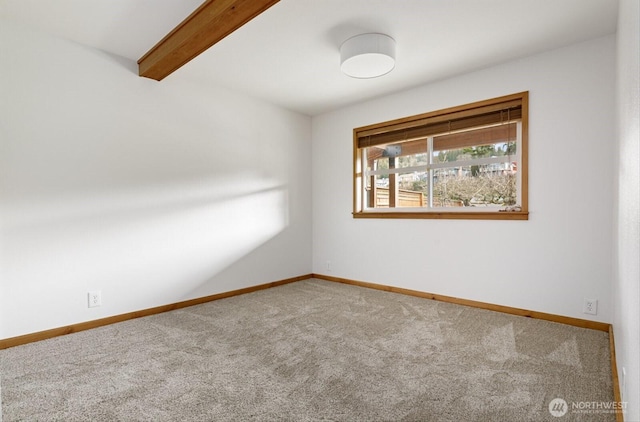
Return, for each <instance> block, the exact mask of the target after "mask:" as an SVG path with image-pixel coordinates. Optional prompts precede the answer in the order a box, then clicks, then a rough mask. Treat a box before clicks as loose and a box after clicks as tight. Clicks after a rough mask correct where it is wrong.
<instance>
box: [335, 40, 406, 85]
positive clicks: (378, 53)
mask: <svg viewBox="0 0 640 422" xmlns="http://www.w3.org/2000/svg"><path fill="white" fill-rule="evenodd" d="M395 64H396V42H395V41H394V39H393V38H391V37H390V36H388V35H384V34H362V35H356V36H355V37H352V38H349V39H348V40H346V41H345V42H344V43H343V44H342V45H341V46H340V68H341V69H342V72H344V73H345V74H346V75H347V76H351V77H352V78H360V79H368V78H377V77H378V76H382V75H385V74H387V73H389V72H391V71H392V70H393V68H394V66H395Z"/></svg>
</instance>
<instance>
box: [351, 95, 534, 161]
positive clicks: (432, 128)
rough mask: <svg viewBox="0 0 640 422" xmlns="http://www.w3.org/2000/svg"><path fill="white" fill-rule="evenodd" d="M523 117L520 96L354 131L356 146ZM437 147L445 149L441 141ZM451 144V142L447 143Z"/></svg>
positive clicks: (417, 137)
mask: <svg viewBox="0 0 640 422" xmlns="http://www.w3.org/2000/svg"><path fill="white" fill-rule="evenodd" d="M521 118H522V100H521V99H520V98H518V99H511V100H508V101H502V102H496V103H490V104H486V103H484V105H481V106H478V107H470V108H468V109H463V110H456V111H453V112H446V110H445V111H444V112H443V113H440V114H435V115H421V116H415V117H414V118H409V119H402V121H399V122H398V121H391V122H388V124H383V125H379V126H377V127H375V128H372V129H364V130H358V131H356V137H357V147H358V148H367V147H370V146H375V145H384V144H390V143H398V142H407V141H412V140H419V139H424V138H426V137H428V136H434V135H443V134H448V133H455V132H459V131H464V130H468V129H472V128H474V127H482V126H489V125H499V124H504V123H507V122H512V121H515V120H519V119H521ZM439 147H440V148H436V149H444V148H443V147H442V146H441V145H439ZM448 147H449V148H450V147H451V146H450V145H449V146H448Z"/></svg>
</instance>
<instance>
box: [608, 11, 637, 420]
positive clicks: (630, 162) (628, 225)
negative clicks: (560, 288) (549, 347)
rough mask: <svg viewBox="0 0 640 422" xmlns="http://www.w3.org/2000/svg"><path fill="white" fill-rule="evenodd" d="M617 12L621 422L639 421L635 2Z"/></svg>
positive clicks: (617, 296)
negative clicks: (624, 406)
mask: <svg viewBox="0 0 640 422" xmlns="http://www.w3.org/2000/svg"><path fill="white" fill-rule="evenodd" d="M619 7H620V8H619V11H618V13H619V15H618V62H617V63H618V137H619V142H620V150H619V155H618V157H616V158H617V159H618V163H617V164H618V175H617V176H618V213H617V230H616V235H617V251H618V253H617V258H618V259H617V262H616V264H617V271H616V277H615V278H614V285H613V299H614V303H615V309H614V317H613V328H614V333H615V339H616V361H617V364H618V375H619V378H620V381H621V384H622V386H621V389H622V391H621V392H622V400H623V401H626V402H628V404H627V406H628V408H627V414H626V415H625V420H626V421H640V123H639V121H638V120H639V119H640V2H638V1H637V0H621V1H620V6H619ZM623 368H624V369H625V370H626V377H623V374H622V371H623ZM625 378H626V379H625Z"/></svg>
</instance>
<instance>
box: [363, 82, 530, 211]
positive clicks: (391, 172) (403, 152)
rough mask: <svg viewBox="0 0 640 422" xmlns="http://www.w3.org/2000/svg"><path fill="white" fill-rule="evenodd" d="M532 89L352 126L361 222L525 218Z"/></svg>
mask: <svg viewBox="0 0 640 422" xmlns="http://www.w3.org/2000/svg"><path fill="white" fill-rule="evenodd" d="M527 128H528V92H522V93H519V94H513V95H508V96H504V97H500V98H494V99H491V100H486V101H480V102H477V103H473V104H466V105H462V106H458V107H453V108H448V109H445V110H439V111H434V112H430V113H426V114H421V115H418V116H411V117H406V118H403V119H398V120H393V121H389V122H384V123H378V124H374V125H370V126H365V127H361V128H356V129H354V182H353V183H354V199H353V204H354V212H353V215H354V217H356V218H456V219H496V220H497V219H505V220H526V219H528V198H527V181H528V175H527V144H528V136H527Z"/></svg>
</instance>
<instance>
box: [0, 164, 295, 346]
mask: <svg viewBox="0 0 640 422" xmlns="http://www.w3.org/2000/svg"><path fill="white" fill-rule="evenodd" d="M288 207H289V204H288V193H287V187H286V186H282V185H279V184H278V183H277V182H275V181H273V180H263V179H261V178H260V177H258V176H256V175H240V176H238V175H235V176H233V177H230V178H228V179H226V180H225V179H220V178H215V179H212V180H200V181H197V182H192V183H191V184H189V183H183V184H175V185H172V186H165V187H162V186H157V187H147V188H136V189H131V190H129V191H127V192H117V193H112V194H103V195H96V196H92V197H89V196H86V197H84V198H48V199H46V200H44V199H41V200H39V201H38V202H37V203H36V202H34V201H31V202H29V203H16V202H14V203H9V204H6V206H5V207H4V209H3V211H2V216H1V217H2V220H3V226H2V227H1V228H0V229H1V230H2V237H3V243H4V248H3V256H2V257H1V258H2V262H3V267H2V274H1V276H2V278H3V279H6V280H11V282H10V283H8V288H7V289H6V291H4V292H3V293H4V295H5V297H4V298H3V308H5V309H3V312H2V313H3V315H5V316H7V315H11V314H12V310H13V311H15V312H16V314H25V313H24V312H18V308H17V307H19V306H22V307H23V306H24V304H26V303H28V304H29V306H30V307H32V308H33V309H38V310H39V311H42V312H51V313H52V318H51V322H50V324H51V327H56V326H61V325H64V324H67V323H69V322H70V321H71V320H72V319H73V316H74V315H77V311H78V309H80V308H85V307H86V292H87V291H90V290H101V291H102V300H103V306H102V307H101V308H97V311H96V312H99V313H101V315H96V314H93V315H87V319H94V318H95V317H101V316H106V315H112V314H118V313H122V312H129V311H132V310H138V309H141V306H143V307H152V306H158V305H161V304H166V303H171V302H175V301H177V300H176V298H182V299H188V297H184V296H186V295H188V293H189V292H191V291H193V290H194V289H195V288H196V287H198V286H200V285H202V284H204V283H207V282H208V281H210V280H211V279H212V278H213V277H214V276H215V275H216V274H218V273H219V272H221V271H222V270H224V269H225V268H227V267H228V266H229V265H231V264H233V263H235V262H237V261H238V260H241V259H242V257H243V256H245V255H246V254H248V253H249V252H251V251H252V250H254V249H255V248H257V247H259V246H260V245H262V244H264V243H265V242H267V241H268V240H269V239H271V238H273V237H275V236H276V235H278V233H280V232H281V231H282V230H283V229H284V228H285V227H286V226H287V225H288ZM141 303H142V305H141ZM14 307H15V309H13V308H14ZM74 312H75V313H74ZM33 318H34V320H35V318H36V316H34V317H33ZM38 318H41V315H40V316H38ZM67 320H69V321H67ZM3 322H4V324H5V325H7V327H4V330H2V331H0V338H1V337H7V336H12V335H16V333H18V332H20V326H25V327H28V326H29V322H28V321H22V322H20V321H11V324H9V321H8V320H5V321H3ZM74 322H75V321H74ZM8 325H11V327H8ZM0 328H2V327H0Z"/></svg>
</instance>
